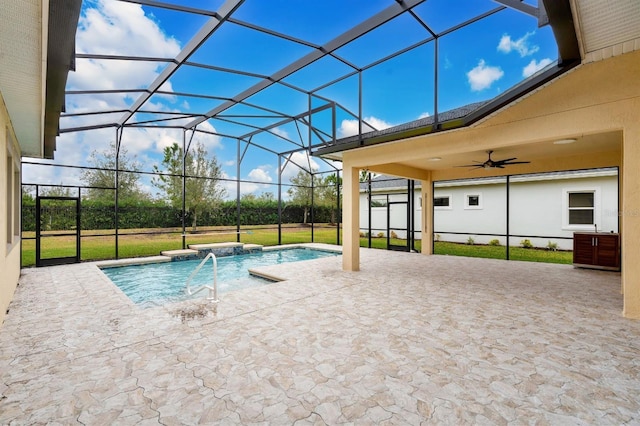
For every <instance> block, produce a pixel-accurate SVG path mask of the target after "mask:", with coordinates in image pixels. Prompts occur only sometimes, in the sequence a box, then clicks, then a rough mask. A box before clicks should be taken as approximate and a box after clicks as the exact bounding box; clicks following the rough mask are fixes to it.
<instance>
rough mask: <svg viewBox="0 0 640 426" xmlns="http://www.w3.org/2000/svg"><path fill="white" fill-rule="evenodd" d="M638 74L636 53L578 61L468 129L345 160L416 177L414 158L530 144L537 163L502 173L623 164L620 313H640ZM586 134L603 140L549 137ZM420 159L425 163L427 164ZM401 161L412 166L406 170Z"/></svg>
mask: <svg viewBox="0 0 640 426" xmlns="http://www.w3.org/2000/svg"><path fill="white" fill-rule="evenodd" d="M639 76H640V51H639V52H633V53H627V54H625V55H621V56H617V57H613V58H610V59H607V60H603V61H600V62H594V63H589V64H586V65H582V66H580V67H578V68H576V69H574V70H573V71H571V72H569V73H567V74H565V75H564V76H562V77H561V78H558V79H556V80H555V81H553V82H551V83H549V84H547V85H546V86H545V87H543V88H541V89H539V90H538V91H536V92H535V93H532V94H530V95H529V96H527V97H525V98H523V99H521V100H520V101H518V102H517V103H515V104H512V105H511V106H509V107H507V108H505V109H503V110H502V111H499V112H498V113H496V114H494V115H493V116H492V117H489V118H487V119H485V120H484V121H482V122H481V123H478V124H476V125H474V126H472V127H468V128H464V129H459V130H455V131H450V132H446V133H437V134H432V135H425V136H419V137H415V138H411V139H406V140H403V141H396V142H391V143H386V144H381V145H374V146H370V147H364V148H360V149H357V150H352V151H348V152H345V153H344V154H343V163H344V166H345V167H348V168H358V169H360V168H366V169H369V170H371V171H374V172H382V173H387V174H393V175H395V176H400V177H408V178H414V179H422V178H423V176H425V175H424V171H421V170H420V169H419V168H418V167H416V164H420V163H419V162H416V157H419V158H424V159H426V158H428V157H443V158H444V157H446V156H450V155H456V154H463V153H469V152H478V151H482V150H489V149H491V150H495V149H499V148H506V147H516V146H525V145H529V146H535V148H536V154H537V155H538V158H537V161H536V162H535V164H534V163H533V162H532V163H531V164H525V165H520V166H513V167H510V168H509V170H505V171H504V173H529V172H540V171H552V170H572V169H582V168H591V167H606V166H619V167H621V169H620V170H621V206H622V216H621V233H622V253H623V258H622V259H623V266H622V267H623V272H622V279H623V287H624V297H625V306H624V314H625V316H628V317H632V318H640V262H637V261H634V260H633V259H634V258H636V259H637V257H638V255H640V213H638V212H640V77H639ZM585 135H590V136H598V137H599V138H601V139H603V140H604V141H605V142H606V143H603V144H602V145H598V146H597V147H596V148H595V149H593V150H591V151H590V152H588V153H577V152H572V150H573V148H571V147H570V146H569V147H565V148H562V149H563V151H561V152H562V154H558V153H559V152H560V151H559V148H558V146H557V145H554V144H553V143H552V142H553V141H554V140H558V139H562V138H568V137H583V136H585ZM623 156H624V165H623V161H622V160H623ZM403 163H406V164H403ZM421 164H424V165H425V168H426V167H428V164H429V163H428V162H427V161H424V162H422V163H421ZM404 166H410V167H407V168H406V172H403V167H404ZM467 173H468V172H467V171H466V170H464V169H459V168H458V169H456V168H448V169H444V170H433V171H432V172H431V175H430V176H431V179H433V181H438V180H443V179H454V178H461V177H468V174H467ZM492 174H494V175H499V174H500V173H499V172H498V173H492ZM427 176H428V175H427ZM345 196H346V194H345ZM356 204H357V203H356ZM346 205H347V204H346V203H345V207H346ZM348 205H349V207H352V208H353V207H354V206H353V205H351V204H348ZM636 213H637V214H636ZM343 214H344V215H353V217H354V219H353V220H351V221H350V224H352V225H354V226H358V223H357V222H358V211H357V210H355V211H349V210H346V209H345V211H344V213H343ZM427 214H428V213H427ZM345 222H346V221H345ZM345 231H347V230H346V229H345ZM345 242H346V241H345ZM352 250H354V251H355V250H359V248H358V247H356V246H353V247H344V253H345V254H346V255H347V256H351V251H352Z"/></svg>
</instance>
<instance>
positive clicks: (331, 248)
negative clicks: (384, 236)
mask: <svg viewBox="0 0 640 426" xmlns="http://www.w3.org/2000/svg"><path fill="white" fill-rule="evenodd" d="M220 244H225V245H224V246H221V247H230V246H228V245H226V244H227V243H220ZM234 244H235V243H234ZM204 245H206V246H210V245H209V244H203V246H204ZM243 247H245V248H246V252H245V253H243V254H249V253H256V252H258V251H264V252H269V251H277V250H289V249H295V248H304V249H312V250H318V251H327V252H331V253H340V254H341V253H342V246H336V245H332V244H325V243H294V244H281V245H277V246H267V247H265V246H260V245H259V244H244V245H243ZM208 248H209V247H208ZM187 250H189V249H187ZM174 251H178V250H174ZM179 251H182V250H179ZM189 251H194V250H189ZM163 253H167V251H163ZM226 256H232V255H224V257H226ZM237 256H242V254H239V255H237ZM190 260H192V259H190ZM171 261H179V260H177V259H176V258H175V256H170V255H164V254H162V255H158V256H147V257H130V258H126V259H114V260H100V261H97V262H94V264H95V265H96V266H97V267H98V269H103V268H117V267H120V266H134V265H147V264H152V263H164V262H171ZM267 279H270V278H267ZM277 281H283V279H278V280H277Z"/></svg>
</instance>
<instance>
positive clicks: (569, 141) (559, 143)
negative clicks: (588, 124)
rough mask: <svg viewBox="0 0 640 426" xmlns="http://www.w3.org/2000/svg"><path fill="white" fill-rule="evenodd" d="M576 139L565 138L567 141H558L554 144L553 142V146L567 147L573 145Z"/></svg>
mask: <svg viewBox="0 0 640 426" xmlns="http://www.w3.org/2000/svg"><path fill="white" fill-rule="evenodd" d="M576 140H577V139H576V138H567V139H560V140H557V141H555V142H553V144H554V145H568V144H570V143H574V142H575V141H576Z"/></svg>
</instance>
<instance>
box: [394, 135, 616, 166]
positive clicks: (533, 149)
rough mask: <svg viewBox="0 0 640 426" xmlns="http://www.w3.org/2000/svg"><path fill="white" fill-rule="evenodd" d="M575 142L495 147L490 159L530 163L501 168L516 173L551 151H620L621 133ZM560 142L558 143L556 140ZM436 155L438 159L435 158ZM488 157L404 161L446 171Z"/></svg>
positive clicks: (469, 154)
mask: <svg viewBox="0 0 640 426" xmlns="http://www.w3.org/2000/svg"><path fill="white" fill-rule="evenodd" d="M572 139H575V142H572V143H564V142H565V141H564V140H561V141H545V142H536V143H530V144H523V145H518V146H513V147H509V148H499V149H494V150H493V153H492V155H491V158H492V159H493V160H502V159H505V158H513V157H516V158H517V160H516V161H530V162H531V163H530V164H529V165H524V166H518V165H512V166H507V167H506V168H505V169H503V170H504V171H506V172H516V173H518V172H519V170H523V169H535V168H536V162H537V161H539V160H544V159H548V158H549V155H550V153H552V155H553V157H557V158H561V157H567V156H589V155H591V154H595V153H604V152H611V151H614V152H615V151H619V150H620V147H621V141H622V136H621V134H620V133H619V132H611V133H600V134H593V135H582V136H577V137H576V138H572ZM557 142H559V143H557ZM437 158H440V159H439V160H437ZM486 159H487V153H486V151H483V150H478V151H471V152H464V153H458V154H451V155H446V156H442V157H432V156H426V157H424V158H416V159H415V160H412V161H406V162H403V164H404V165H406V166H411V167H415V168H418V169H425V168H426V169H430V170H446V169H451V168H458V167H459V166H461V165H465V164H474V163H475V162H484V161H485V160H486ZM462 170H468V172H467V175H468V177H481V176H485V175H486V174H487V171H486V170H484V169H474V168H465V169H461V171H462ZM490 171H491V174H495V172H496V171H497V170H496V169H491V170H490Z"/></svg>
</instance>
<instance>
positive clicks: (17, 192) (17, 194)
mask: <svg viewBox="0 0 640 426" xmlns="http://www.w3.org/2000/svg"><path fill="white" fill-rule="evenodd" d="M18 170H19V169H18ZM20 203H21V188H20V172H19V171H15V172H14V173H13V236H14V237H15V238H18V237H20V219H21V217H20V216H21V215H20V208H21V205H20Z"/></svg>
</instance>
